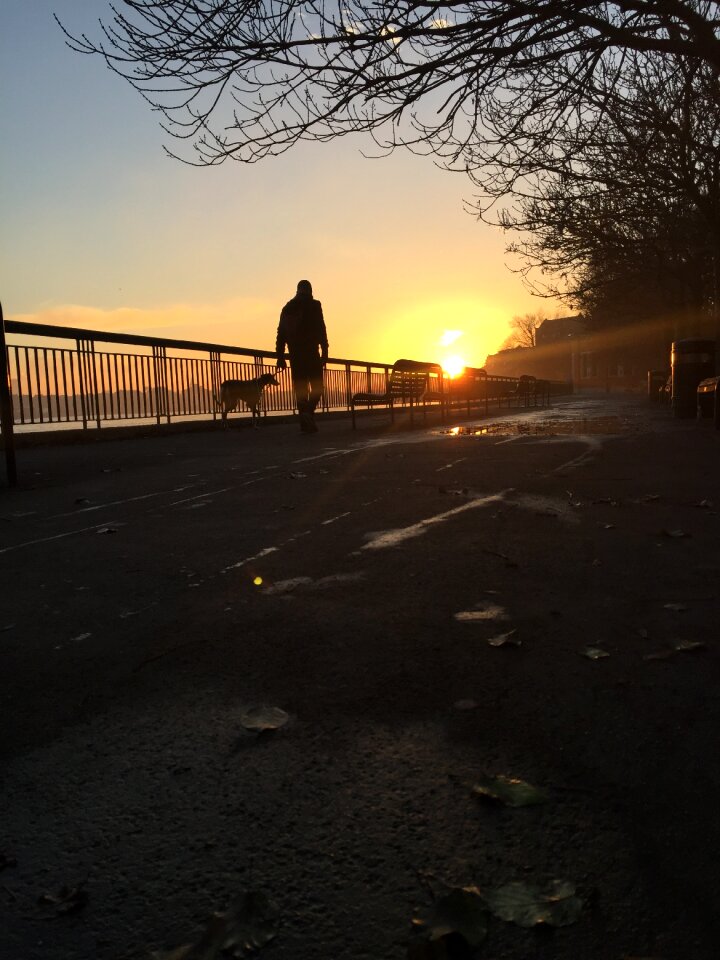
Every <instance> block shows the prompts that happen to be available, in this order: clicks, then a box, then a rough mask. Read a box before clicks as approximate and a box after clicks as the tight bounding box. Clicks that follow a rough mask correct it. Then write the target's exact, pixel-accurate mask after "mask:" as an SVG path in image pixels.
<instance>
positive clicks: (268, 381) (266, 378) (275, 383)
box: [260, 373, 280, 387]
mask: <svg viewBox="0 0 720 960" xmlns="http://www.w3.org/2000/svg"><path fill="white" fill-rule="evenodd" d="M260 384H261V386H263V387H279V386H280V381H279V380H276V379H275V377H274V376H273V375H272V373H263V374H261V375H260Z"/></svg>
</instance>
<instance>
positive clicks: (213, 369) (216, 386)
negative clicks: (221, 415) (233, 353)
mask: <svg viewBox="0 0 720 960" xmlns="http://www.w3.org/2000/svg"><path fill="white" fill-rule="evenodd" d="M210 389H211V390H212V418H213V420H217V415H218V411H217V402H216V400H215V398H216V397H219V396H220V351H219V350H211V351H210Z"/></svg>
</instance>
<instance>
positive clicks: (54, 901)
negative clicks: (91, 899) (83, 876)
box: [38, 883, 88, 916]
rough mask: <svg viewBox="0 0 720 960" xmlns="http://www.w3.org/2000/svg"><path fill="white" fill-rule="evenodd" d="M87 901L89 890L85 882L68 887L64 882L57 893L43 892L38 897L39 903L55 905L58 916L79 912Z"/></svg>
mask: <svg viewBox="0 0 720 960" xmlns="http://www.w3.org/2000/svg"><path fill="white" fill-rule="evenodd" d="M87 902H88V892H87V890H86V889H85V884H84V883H80V884H78V886H77V887H68V886H66V885H65V884H63V886H62V887H60V889H59V890H58V891H57V893H43V894H41V895H40V896H39V897H38V903H39V904H43V905H45V904H48V905H50V906H53V907H55V913H56V914H57V915H58V916H61V915H63V914H68V913H77V911H78V910H82V909H83V907H85V906H86V904H87Z"/></svg>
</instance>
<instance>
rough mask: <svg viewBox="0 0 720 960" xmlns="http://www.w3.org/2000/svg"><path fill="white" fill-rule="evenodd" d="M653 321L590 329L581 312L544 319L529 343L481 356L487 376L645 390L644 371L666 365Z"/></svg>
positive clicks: (666, 347)
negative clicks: (524, 376)
mask: <svg viewBox="0 0 720 960" xmlns="http://www.w3.org/2000/svg"><path fill="white" fill-rule="evenodd" d="M666 339H667V338H666V337H665V336H663V335H662V333H659V332H658V330H657V328H656V327H654V326H652V325H640V324H632V325H625V326H621V327H610V328H607V329H605V330H602V331H591V330H588V329H587V326H586V324H585V323H584V322H583V321H582V319H581V318H580V317H577V316H574V317H558V318H556V319H553V320H544V321H543V322H542V323H541V324H540V326H539V327H538V328H537V331H536V334H535V344H536V345H535V346H534V347H515V348H513V349H510V350H500V351H498V353H495V354H492V355H491V356H489V357H488V358H487V360H486V363H485V366H486V369H487V372H488V374H490V375H491V376H505V377H519V376H523V375H529V376H533V377H537V378H538V379H542V380H562V381H565V382H567V383H572V384H573V387H574V389H576V390H605V391H608V392H609V391H612V390H623V391H628V390H631V391H634V390H637V391H644V390H646V389H647V371H648V370H662V369H664V368H666V367H669V357H670V343H669V341H668V342H666Z"/></svg>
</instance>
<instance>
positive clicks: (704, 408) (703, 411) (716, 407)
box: [697, 377, 720, 430]
mask: <svg viewBox="0 0 720 960" xmlns="http://www.w3.org/2000/svg"><path fill="white" fill-rule="evenodd" d="M697 415H698V417H713V418H714V420H715V426H716V427H717V428H718V429H719V430H720V377H707V379H705V380H701V381H700V383H699V384H698V388H697Z"/></svg>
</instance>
